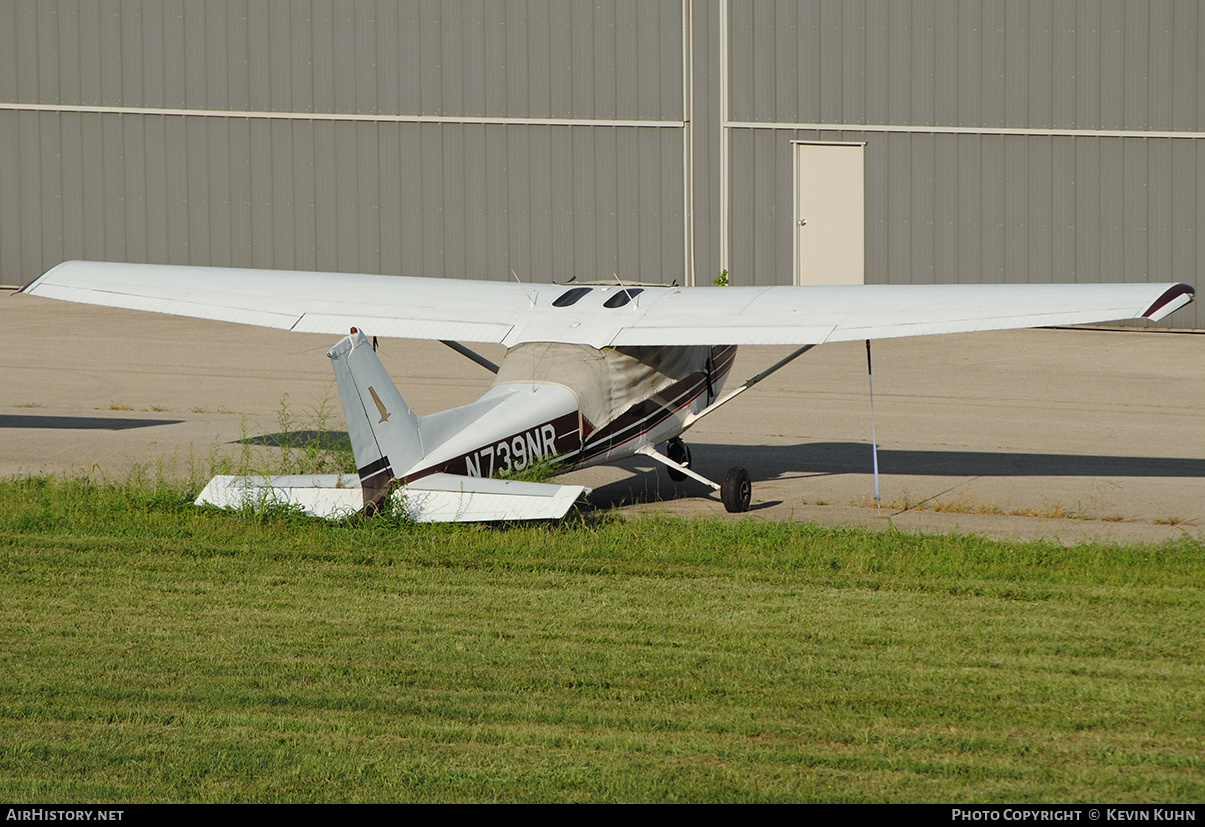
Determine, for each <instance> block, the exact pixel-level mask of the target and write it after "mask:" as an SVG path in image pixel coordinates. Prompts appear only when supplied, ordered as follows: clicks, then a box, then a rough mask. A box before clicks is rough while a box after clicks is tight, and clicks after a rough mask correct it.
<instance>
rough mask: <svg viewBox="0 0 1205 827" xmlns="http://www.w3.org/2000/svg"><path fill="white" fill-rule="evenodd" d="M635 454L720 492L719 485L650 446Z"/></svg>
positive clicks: (643, 447) (638, 449) (642, 447)
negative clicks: (642, 455)
mask: <svg viewBox="0 0 1205 827" xmlns="http://www.w3.org/2000/svg"><path fill="white" fill-rule="evenodd" d="M636 453H638V454H644V455H645V456H646V457H649V458H651V459H655V460H657V462H660V463H661V464H662V465H665V466H666V467H668V468H673V469H674V470H676V471H679V472H680V473H683V474H685V475H686V476H688V477H690V478H691V479H693V480H698V481H699V482H701V483H703V484H704V485H710V486H711V488H712V490H714V491H719V490H720V487H721V486H720V484H719V483H717V482H712V481H711V480H709V479H707V477H705V476H703V475H702V474H699V473H697V472H695V471H692V470H690V469H689V468H687V467H686V466H685V465H682V464H680V463H677V462H674V461H673V460H672V459H670V458H669V457H667V456H666V455H665V454H663V453H661V452H660V451H658V450H657V449H656V448H654V447H653V446H652V445H642V446H641V447H639V448H637V449H636Z"/></svg>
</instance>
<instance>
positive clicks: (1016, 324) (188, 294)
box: [23, 261, 1194, 348]
mask: <svg viewBox="0 0 1205 827" xmlns="http://www.w3.org/2000/svg"><path fill="white" fill-rule="evenodd" d="M575 289H576V290H579V291H582V292H580V293H576V294H575V297H576V300H575V301H572V303H570V302H568V297H566V294H567V293H568V292H569V291H571V290H575ZM23 292H25V293H28V294H31V295H35V296H45V297H47V298H54V299H63V300H66V301H74V302H83V303H85V304H97V305H106V306H110V307H125V308H132V309H136V310H150V311H155V312H158V313H170V314H174V315H179V316H192V317H197V318H205V319H218V320H222V321H228V322H238V323H241V324H251V325H260V326H265V327H277V328H283V329H288V330H296V331H300V332H307V333H332V334H345V333H346V332H347V330H348V329H349V328H351V327H352V326H353V325H354V326H358V327H361V328H363V329H366V330H369V331H371V332H372V334H373V335H376V336H382V337H397V338H410V339H454V340H462V341H470V342H497V343H501V344H504V345H506V346H507V347H512V346H514V345H517V344H521V343H523V342H568V343H574V344H584V345H590V346H592V347H597V348H601V347H606V346H621V345H700V344H730V345H746V344H748V345H770V344H796V345H803V344H820V343H823V342H839V341H852V340H858V339H885V338H893V337H899V336H921V335H927V334H934V333H961V332H968V331H976V330H1002V329H1008V328H1022V327H1040V326H1048V325H1067V324H1088V323H1092V322H1106V321H1115V320H1119V319H1139V318H1146V319H1151V320H1157V319H1160V318H1163V317H1164V316H1166V315H1167V314H1168V313H1171V312H1172V311H1173V310H1176V309H1178V308H1180V307H1183V306H1184V305H1186V304H1188V303H1189V302H1190V301H1192V300H1193V296H1194V291H1193V288H1192V287H1190V286H1189V285H1187V284H1025V285H1012V284H1010V285H1002V284H998V285H855V286H834V287H786V286H780V287H691V288H673V287H671V288H646V289H641V288H638V287H621V286H619V285H614V286H609V287H600V286H594V287H588V288H587V287H585V286H582V287H575V286H566V285H524V284H518V283H513V284H512V283H507V282H493V281H464V280H457V279H429V278H411V277H402V276H373V275H356V274H348V273H313V272H294V271H283V270H247V269H237V268H222V267H183V266H168V265H155V264H120V263H106V262H88V261H69V262H65V263H63V264H60V265H58V266H57V267H54V268H52V269H51V270H48V271H47V272H46V273H45V274H44V275H43V276H41V277H40V278H38V279H37V280H35V281H33V282H31V283H30V284H29V285H27V286H26V287H25V288H24V290H23ZM562 297H566V298H562ZM558 300H560V302H559V305H560V306H558V304H557V302H558Z"/></svg>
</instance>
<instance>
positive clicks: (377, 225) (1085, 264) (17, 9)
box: [0, 0, 1205, 328]
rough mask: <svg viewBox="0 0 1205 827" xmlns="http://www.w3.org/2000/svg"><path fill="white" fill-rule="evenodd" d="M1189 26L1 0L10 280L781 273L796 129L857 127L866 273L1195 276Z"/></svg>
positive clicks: (920, 277)
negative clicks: (133, 265) (98, 262)
mask: <svg viewBox="0 0 1205 827" xmlns="http://www.w3.org/2000/svg"><path fill="white" fill-rule="evenodd" d="M1203 47H1205V10H1202V9H1200V8H1198V4H1197V3H1196V2H1195V1H1194V0H1125V2H1122V0H1091V2H1089V1H1088V0H1083V2H1067V3H1049V2H1042V1H1041V0H1031V1H1029V2H1027V1H1026V0H959V2H953V0H893V1H892V2H888V0H845V1H844V2H843V1H842V0H505V1H502V0H422V2H419V1H418V0H356V1H355V2H335V1H334V0H206V2H195V3H194V2H185V0H98V2H94V3H87V4H80V3H75V2H68V1H67V0H62V1H61V2H39V3H26V2H21V0H0V282H3V283H6V284H21V283H24V282H27V281H29V280H30V279H32V278H34V277H35V276H37V275H38V274H39V273H41V272H43V271H44V270H45V269H46V268H48V267H50V266H52V265H54V264H56V263H58V262H59V261H62V260H65V259H70V258H92V259H108V260H126V261H152V262H169V263H179V264H213V265H236V266H250V267H271V268H281V269H318V270H335V271H357V272H381V273H392V274H405V275H429V276H458V277H469V278H487V279H509V278H511V275H510V273H511V271H512V270H513V271H514V272H515V273H516V274H517V275H518V276H519V277H520V278H522V279H524V280H532V281H549V280H552V279H556V280H564V279H568V278H569V277H571V276H576V277H577V278H579V279H583V278H590V279H596V278H610V277H611V275H612V274H613V273H614V274H618V275H619V276H620V277H622V278H630V279H640V280H647V281H666V282H668V281H670V280H672V279H677V280H678V281H679V282H680V283H683V282H686V283H689V282H692V281H693V282H696V283H699V284H706V283H709V282H710V281H711V280H712V279H713V278H715V276H716V275H717V274H718V273H719V271H720V270H722V269H726V270H728V271H729V274H730V278H731V281H732V282H733V283H735V284H778V283H791V282H792V281H793V280H794V279H795V278H796V269H797V267H798V264H799V262H798V261H797V258H798V255H797V251H796V232H795V230H796V227H797V219H796V216H795V215H794V211H795V210H794V203H795V192H794V186H795V184H794V181H795V176H794V174H793V173H794V170H793V165H794V163H795V161H794V155H793V151H794V150H793V147H795V146H796V143H795V142H800V141H803V142H838V143H849V142H853V143H864V144H865V151H864V153H865V154H864V157H865V183H864V188H865V193H864V195H865V200H864V203H865V236H864V254H865V275H864V277H865V280H866V281H867V282H869V283H884V282H890V283H932V282H939V283H940V282H1001V281H1011V282H1048V281H1088V282H1092V281H1122V280H1127V281H1131V280H1150V281H1171V280H1184V281H1190V282H1192V281H1195V280H1196V272H1197V270H1198V269H1199V262H1201V261H1202V260H1205V239H1203V238H1201V233H1200V232H1199V231H1198V227H1199V225H1200V224H1201V217H1202V214H1203V213H1202V211H1203V210H1205V167H1203V164H1205V143H1203V142H1202V139H1203V138H1205V124H1203V123H1202V119H1203V116H1202V109H1203V107H1205V83H1202V75H1203V73H1205V61H1203V60H1202V59H1200V58H1199V55H1201V54H1205V48H1203ZM1201 306H1202V303H1197V304H1195V305H1192V306H1190V307H1189V308H1186V309H1184V310H1181V311H1178V312H1177V313H1176V314H1174V315H1173V316H1172V317H1170V318H1169V319H1168V320H1167V322H1169V323H1171V324H1173V325H1175V326H1180V327H1197V328H1201V327H1205V323H1203V322H1205V320H1203V319H1202V318H1201V316H1200V315H1199V314H1200V313H1201V309H1200V308H1201Z"/></svg>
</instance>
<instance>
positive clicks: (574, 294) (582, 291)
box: [552, 287, 590, 307]
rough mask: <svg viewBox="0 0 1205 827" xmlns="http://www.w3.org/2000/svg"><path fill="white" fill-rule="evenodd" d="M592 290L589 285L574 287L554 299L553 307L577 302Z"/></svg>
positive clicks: (566, 305)
mask: <svg viewBox="0 0 1205 827" xmlns="http://www.w3.org/2000/svg"><path fill="white" fill-rule="evenodd" d="M589 292H590V288H589V287H572V288H570V289H568V290H566V291H565V292H564V293H562V294H561V295H559V296H557V297H556V299H554V300H553V302H552V306H553V307H568V306H569V305H571V304H577V301H578V299H580V298H581V297H582V296H584V295H586V294H587V293H589Z"/></svg>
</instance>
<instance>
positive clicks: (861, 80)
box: [730, 0, 1205, 131]
mask: <svg viewBox="0 0 1205 827" xmlns="http://www.w3.org/2000/svg"><path fill="white" fill-rule="evenodd" d="M730 4H731V5H730V7H731V18H732V19H731V48H732V65H731V72H732V118H733V120H735V121H766V122H785V123H854V122H858V123H869V124H909V125H918V124H931V125H943V126H963V127H1003V126H1009V127H1016V128H1059V129H1132V130H1175V129H1178V130H1193V131H1201V130H1205V118H1203V113H1202V101H1201V100H1199V98H1198V95H1197V89H1199V88H1200V87H1201V84H1202V71H1205V66H1202V65H1201V61H1200V58H1199V54H1200V53H1201V51H1202V49H1203V47H1205V30H1202V28H1201V19H1200V18H1201V15H1202V11H1201V9H1200V7H1199V4H1198V3H1197V2H1196V0H1124V2H1122V0H1104V1H1103V2H1100V1H1099V0H1093V1H1092V2H1076V3H1072V2H1066V3H1050V2H1043V1H1042V0H959V2H956V3H953V2H947V0H900V2H890V3H889V2H884V1H883V0H730Z"/></svg>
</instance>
